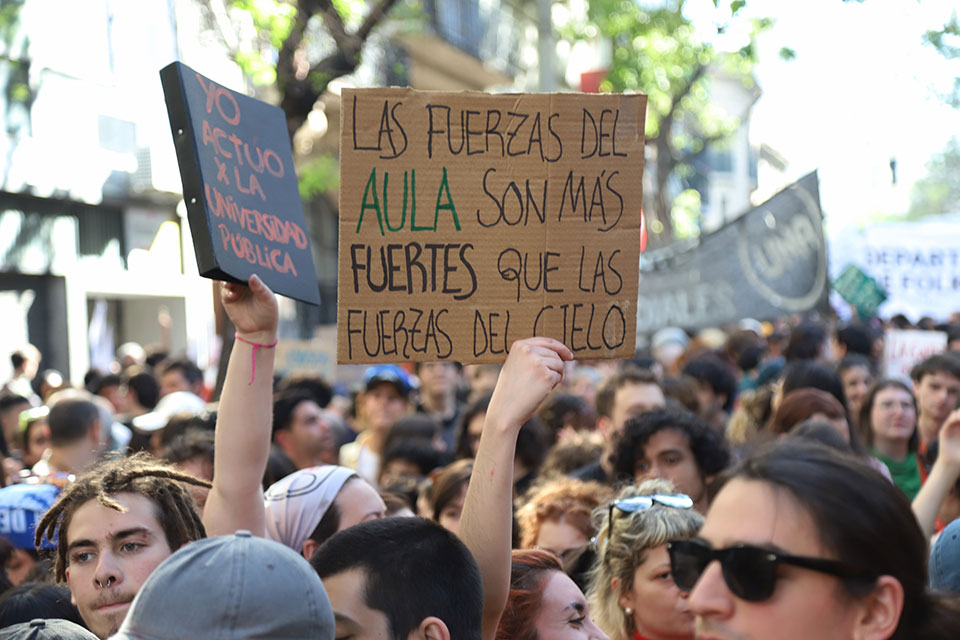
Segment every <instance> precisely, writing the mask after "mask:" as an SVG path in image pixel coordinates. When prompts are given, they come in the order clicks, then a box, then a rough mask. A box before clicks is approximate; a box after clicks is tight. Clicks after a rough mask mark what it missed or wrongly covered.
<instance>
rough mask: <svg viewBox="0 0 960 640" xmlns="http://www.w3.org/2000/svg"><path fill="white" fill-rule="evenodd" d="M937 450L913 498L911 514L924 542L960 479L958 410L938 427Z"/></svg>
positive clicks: (959, 421)
mask: <svg viewBox="0 0 960 640" xmlns="http://www.w3.org/2000/svg"><path fill="white" fill-rule="evenodd" d="M937 447H938V451H937V461H936V462H934V463H933V468H932V469H930V475H929V476H927V481H926V482H924V483H923V486H922V487H921V488H920V492H919V493H918V494H917V496H916V497H915V498H914V499H913V514H914V515H915V516H917V522H919V523H920V528H921V529H922V530H923V533H924V535H926V536H927V539H929V538H930V536H932V535H933V533H934V531H935V530H936V525H937V513H938V512H939V511H940V505H942V504H943V500H944V498H946V497H947V494H948V493H949V492H950V488H951V487H953V486H954V485H955V484H956V482H957V478H958V477H960V410H957V411H954V412H953V413H951V414H950V415H949V416H947V419H946V421H945V422H944V423H943V426H942V427H940V435H939V436H938V445H937Z"/></svg>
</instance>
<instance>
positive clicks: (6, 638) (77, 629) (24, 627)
mask: <svg viewBox="0 0 960 640" xmlns="http://www.w3.org/2000/svg"><path fill="white" fill-rule="evenodd" d="M0 640H97V636H95V635H93V634H92V633H90V632H89V631H87V630H86V629H84V628H83V627H81V626H80V625H78V624H74V623H72V622H70V621H69V620H59V619H53V618H50V619H46V620H44V619H40V618H37V619H36V620H31V621H30V622H21V623H19V624H13V625H10V626H9V627H4V628H3V629H0Z"/></svg>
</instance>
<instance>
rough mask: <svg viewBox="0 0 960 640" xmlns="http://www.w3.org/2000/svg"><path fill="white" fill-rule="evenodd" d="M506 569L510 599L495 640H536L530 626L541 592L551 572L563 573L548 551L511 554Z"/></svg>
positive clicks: (526, 551) (532, 624) (531, 550)
mask: <svg viewBox="0 0 960 640" xmlns="http://www.w3.org/2000/svg"><path fill="white" fill-rule="evenodd" d="M512 560H513V561H512V563H511V566H510V595H509V597H508V598H507V607H506V609H504V610H503V615H502V616H500V624H499V625H497V636H496V640H537V629H536V627H535V626H534V620H536V617H537V612H538V611H539V610H540V601H541V600H542V599H543V590H544V588H545V587H546V584H547V579H548V578H549V577H550V572H552V571H560V572H562V571H563V567H562V566H561V565H560V560H559V558H557V556H555V555H553V554H552V553H550V552H549V551H541V550H539V549H525V550H523V551H514V552H513V558H512Z"/></svg>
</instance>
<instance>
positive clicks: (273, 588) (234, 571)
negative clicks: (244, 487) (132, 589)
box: [111, 531, 334, 640]
mask: <svg viewBox="0 0 960 640" xmlns="http://www.w3.org/2000/svg"><path fill="white" fill-rule="evenodd" d="M333 635H334V622H333V609H331V608H330V601H329V600H328V599H327V593H326V591H324V590H323V584H322V583H321V582H320V577H319V576H318V575H317V573H316V572H315V571H314V570H313V568H312V567H311V566H310V565H309V564H308V563H307V561H306V560H304V559H303V558H302V557H301V556H299V555H298V554H296V553H295V552H294V551H292V550H291V549H289V548H287V547H285V546H283V545H282V544H279V543H277V542H272V541H270V540H265V539H263V538H256V537H254V536H252V535H251V534H250V532H249V531H238V532H237V533H235V534H234V535H232V536H222V537H219V538H207V539H205V540H198V541H196V542H191V543H189V544H187V545H186V546H184V547H182V548H180V549H179V550H178V551H177V552H176V553H174V554H173V555H172V556H170V557H169V558H167V559H166V560H164V561H163V563H161V564H160V566H159V567H157V568H156V570H155V571H154V572H153V573H152V574H151V575H150V578H149V579H147V581H146V583H144V585H143V587H142V588H141V589H140V592H139V593H138V594H137V597H136V598H134V600H133V604H132V605H131V607H130V611H128V612H127V618H126V620H124V621H123V625H122V626H121V627H120V630H119V631H118V632H117V633H116V635H113V636H111V638H112V640H181V639H182V638H208V639H210V640H214V639H216V640H248V639H249V640H260V639H263V640H267V639H268V638H270V639H275V640H283V639H285V638H289V639H290V640H293V639H297V640H305V639H307V638H318V639H322V640H330V639H332V638H333Z"/></svg>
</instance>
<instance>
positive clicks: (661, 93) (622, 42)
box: [562, 0, 796, 235]
mask: <svg viewBox="0 0 960 640" xmlns="http://www.w3.org/2000/svg"><path fill="white" fill-rule="evenodd" d="M687 4H691V5H692V4H693V2H689V3H688V2H687V1H686V0H661V1H660V2H637V0H591V1H590V3H589V9H588V22H587V23H585V24H579V25H572V26H570V27H569V28H567V29H566V31H565V32H562V35H564V36H566V37H568V38H573V39H576V38H582V39H587V38H593V37H595V36H597V35H599V36H600V37H602V38H605V39H608V40H609V41H610V42H611V43H612V45H613V56H612V64H611V65H610V68H609V71H608V73H607V76H606V77H605V78H604V80H603V81H602V82H601V83H600V90H601V91H603V92H610V93H632V92H639V93H644V94H646V95H647V98H648V100H647V122H646V135H647V138H648V140H650V141H651V142H653V143H654V144H655V145H656V148H657V150H658V153H666V154H667V155H669V157H670V159H671V160H670V162H669V163H667V164H663V163H658V165H659V166H660V167H661V168H663V167H666V168H667V170H668V173H669V174H674V175H678V176H680V177H682V176H683V175H685V174H688V173H689V172H690V171H692V169H691V166H690V162H691V161H692V159H693V158H694V156H697V155H699V154H701V153H703V152H704V151H705V150H706V148H707V147H708V146H709V145H710V144H714V143H719V142H722V141H723V140H724V139H725V138H727V137H729V136H730V135H731V134H732V133H734V132H735V131H736V130H737V128H738V127H739V125H740V122H739V119H738V117H737V116H740V115H743V114H729V113H725V112H723V111H722V110H721V109H719V108H718V107H717V106H716V105H715V104H714V103H713V102H712V101H711V96H710V87H709V82H710V75H711V73H712V72H721V73H724V74H726V75H727V76H729V77H732V78H735V79H738V80H739V81H740V82H741V83H742V84H743V85H744V86H745V87H747V88H752V87H753V86H754V78H753V68H754V65H755V63H756V60H757V47H756V39H757V36H759V35H760V34H761V33H763V32H764V31H767V30H769V29H770V28H771V27H772V26H773V21H772V20H770V19H768V18H748V17H746V16H744V15H743V14H744V12H743V9H744V7H745V6H746V1H745V0H732V1H730V0H727V1H726V2H721V1H720V0H713V5H714V6H715V7H716V8H717V11H716V12H715V16H716V21H715V22H714V23H713V25H712V29H708V30H704V29H703V27H704V25H703V24H701V23H698V24H694V23H693V22H692V20H691V19H690V18H689V17H688V15H687V11H686V5H687ZM731 33H737V34H743V36H742V39H741V40H740V41H738V42H737V43H736V45H734V46H732V47H731V46H730V45H729V44H726V46H725V47H724V48H721V47H720V45H719V44H718V43H719V42H721V41H725V42H726V43H729V42H730V41H731V37H730V36H729V34H731ZM780 55H781V57H783V58H785V59H790V58H792V57H795V55H796V54H795V53H794V52H793V51H792V50H791V49H788V48H786V47H784V48H783V49H781V51H780ZM708 70H710V72H711V73H708ZM657 182H658V187H660V188H663V189H664V190H666V185H667V182H668V180H667V176H662V177H661V176H658V180H657ZM682 195H683V198H682V200H681V201H679V202H677V203H674V204H673V205H671V204H670V203H669V201H666V202H664V205H663V206H658V207H657V209H663V210H657V211H652V213H653V217H654V218H659V219H660V220H661V221H663V222H665V223H666V224H667V226H669V225H670V224H673V225H674V226H675V227H676V232H677V235H680V234H681V233H683V234H685V235H686V234H688V233H689V230H688V227H689V225H690V224H695V222H696V220H697V219H698V216H699V211H700V203H699V199H697V201H696V203H694V202H693V200H692V198H691V194H690V193H685V194H682ZM671 218H672V219H671ZM691 221H693V222H691ZM651 228H653V227H651ZM667 231H669V229H667Z"/></svg>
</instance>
